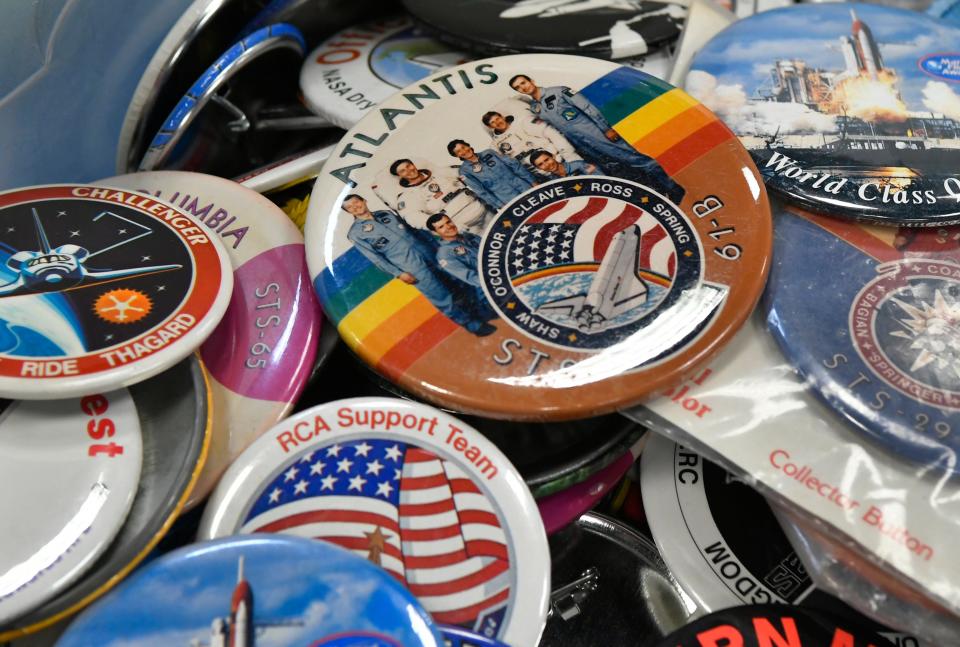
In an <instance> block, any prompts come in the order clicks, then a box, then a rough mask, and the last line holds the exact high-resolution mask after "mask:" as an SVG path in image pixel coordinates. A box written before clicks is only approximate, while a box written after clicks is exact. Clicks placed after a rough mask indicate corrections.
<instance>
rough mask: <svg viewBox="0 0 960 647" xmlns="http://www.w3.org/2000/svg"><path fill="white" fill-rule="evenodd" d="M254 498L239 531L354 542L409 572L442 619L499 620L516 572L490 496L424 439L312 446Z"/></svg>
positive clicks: (402, 575)
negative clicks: (419, 441)
mask: <svg viewBox="0 0 960 647" xmlns="http://www.w3.org/2000/svg"><path fill="white" fill-rule="evenodd" d="M254 501H255V502H254V505H253V507H252V508H251V509H250V512H249V513H248V514H247V516H246V519H245V520H244V522H243V526H242V527H241V528H240V531H241V532H242V533H253V532H282V533H288V534H294V535H298V536H301V537H312V538H315V539H323V540H326V541H330V542H333V543H335V544H338V545H340V546H343V547H344V548H349V549H351V550H353V551H354V552H356V553H358V554H360V555H363V556H364V557H366V558H368V559H369V560H370V561H372V562H374V563H375V564H378V565H380V566H382V567H383V568H384V569H386V570H387V571H388V572H389V573H390V574H392V575H393V576H394V577H396V578H397V579H398V580H400V581H401V582H403V583H404V584H405V585H406V586H407V588H409V589H410V591H411V593H413V594H414V595H415V596H416V597H417V598H418V599H419V600H420V602H421V604H423V606H424V608H425V609H426V610H427V611H429V612H430V614H431V615H432V616H433V617H434V618H435V619H436V620H437V622H440V623H444V624H458V625H464V626H467V627H470V628H474V629H479V628H480V627H484V628H490V629H493V630H496V629H497V628H499V626H500V625H501V623H502V622H503V618H504V613H505V611H506V607H507V604H508V602H509V600H510V591H511V580H512V575H511V573H510V550H509V543H508V540H507V537H506V535H505V534H504V531H503V528H502V527H501V523H500V518H499V516H498V514H497V510H496V508H495V507H494V503H493V502H492V501H491V500H489V499H488V497H487V496H486V495H485V494H484V493H483V492H482V491H481V490H480V488H479V487H478V486H477V484H476V483H474V481H473V480H472V479H471V478H470V477H469V475H467V474H466V473H465V472H464V471H463V470H462V469H460V468H459V467H458V466H457V465H455V464H454V463H452V462H450V461H446V460H443V459H441V458H440V457H439V456H437V455H436V454H435V453H433V452H431V451H429V450H427V449H424V448H422V447H417V446H416V445H412V444H407V443H403V442H396V441H394V440H382V439H376V438H370V439H369V440H368V439H363V440H359V441H351V442H347V443H332V444H330V445H327V446H320V447H311V448H310V449H309V450H307V451H305V452H303V453H302V454H300V455H298V456H296V457H295V458H294V459H292V460H291V461H290V462H289V463H287V464H286V465H285V466H284V468H283V469H282V470H281V472H280V473H279V474H278V475H277V476H276V478H274V479H272V480H271V481H270V482H268V483H267V484H266V485H265V486H264V487H263V489H262V492H261V493H260V494H259V495H258V496H257V497H256V499H255V500H254Z"/></svg>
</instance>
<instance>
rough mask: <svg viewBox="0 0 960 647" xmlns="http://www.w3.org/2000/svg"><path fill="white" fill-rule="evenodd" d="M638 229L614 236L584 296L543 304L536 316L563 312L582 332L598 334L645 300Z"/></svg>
mask: <svg viewBox="0 0 960 647" xmlns="http://www.w3.org/2000/svg"><path fill="white" fill-rule="evenodd" d="M640 235H641V232H640V227H638V226H637V225H631V226H630V227H627V228H626V229H623V230H622V231H619V232H617V233H616V234H615V235H614V237H613V240H611V241H610V246H609V247H607V251H606V253H605V254H604V255H603V259H602V260H601V261H600V267H599V268H598V269H597V272H596V274H595V275H594V277H593V280H592V281H591V282H590V287H589V289H588V290H587V292H586V293H585V294H578V295H574V296H571V297H565V298H563V299H557V300H556V301H549V302H547V303H544V304H543V305H541V306H540V307H539V308H537V312H563V313H564V314H567V315H568V316H572V317H574V318H576V320H577V327H578V328H580V330H583V331H591V330H599V329H603V328H604V327H605V324H606V322H607V321H609V320H610V319H612V318H614V317H616V316H617V315H618V314H620V313H622V312H624V311H626V310H629V309H630V308H633V307H634V306H637V305H641V304H643V303H645V302H646V300H647V293H648V292H649V288H648V286H647V282H646V281H644V279H643V277H642V276H640Z"/></svg>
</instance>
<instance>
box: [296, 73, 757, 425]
mask: <svg viewBox="0 0 960 647" xmlns="http://www.w3.org/2000/svg"><path fill="white" fill-rule="evenodd" d="M534 156H535V157H536V159H535V160H534V159H532V157H534ZM538 165H539V166H538ZM541 167H542V168H541ZM348 210H349V211H348ZM443 216H446V218H444V217H443ZM435 227H440V228H441V229H442V230H443V231H442V233H441V232H438V231H435V230H434V228H435ZM305 231H306V242H307V262H308V265H309V267H310V271H311V274H312V275H313V279H314V285H315V287H316V289H317V291H318V293H319V295H320V299H321V303H322V304H323V306H324V309H325V310H326V312H327V315H328V316H329V317H330V318H331V319H332V320H333V321H334V322H335V323H336V324H337V326H338V330H339V331H340V334H341V336H342V337H343V338H344V340H345V341H346V343H347V344H348V345H349V346H350V347H351V348H352V349H353V350H354V351H355V352H356V353H357V354H358V355H359V356H360V357H362V358H363V359H364V360H365V361H367V362H368V363H369V364H370V365H371V366H372V367H373V368H374V369H375V370H376V371H377V372H379V373H380V374H381V375H384V376H385V377H387V378H389V379H390V380H392V381H394V382H395V383H397V384H398V385H399V386H400V387H402V388H403V389H405V390H407V391H409V392H411V393H413V394H414V395H416V396H417V397H420V398H423V399H426V400H430V401H432V402H434V403H437V404H439V405H441V406H446V407H449V408H451V409H456V410H459V411H464V412H467V413H477V414H481V415H484V416H487V417H496V418H514V419H563V418H573V417H585V416H589V415H596V414H598V413H602V412H606V411H610V410H612V409H615V408H617V407H621V406H625V405H628V404H631V403H635V402H636V401H638V400H640V399H641V398H643V397H644V396H645V395H647V394H649V393H651V392H654V391H656V390H657V389H659V388H661V387H663V386H666V385H669V384H671V383H673V382H676V381H677V380H678V379H680V377H681V376H683V375H684V374H687V373H688V372H689V371H691V370H692V369H693V368H694V367H696V366H697V365H698V364H699V363H700V362H702V361H703V360H705V359H706V358H708V357H709V356H710V355H711V354H712V353H714V352H716V351H717V350H718V349H719V348H720V347H721V346H722V345H723V344H724V343H725V342H726V341H727V340H728V339H729V338H730V337H731V336H732V335H733V334H734V333H735V331H736V330H737V328H739V326H740V325H741V324H742V323H743V321H744V319H745V318H746V316H747V314H748V313H749V312H750V310H751V309H752V307H753V305H754V303H755V302H756V299H757V298H758V297H759V293H760V290H761V288H762V285H763V281H764V278H765V274H766V271H767V263H768V257H769V253H770V237H771V231H770V216H769V206H768V203H767V199H766V194H765V192H764V190H763V186H762V183H761V181H760V178H759V174H758V173H757V171H756V168H755V167H754V165H753V163H752V161H751V159H750V157H749V155H748V154H747V152H746V150H745V149H744V148H743V147H742V146H741V145H740V143H739V142H738V141H737V139H736V137H735V136H734V135H733V133H732V132H730V130H728V129H727V128H726V127H725V126H724V125H723V124H722V123H721V122H720V121H719V120H718V119H717V117H716V116H714V115H713V114H712V113H710V112H709V111H707V110H706V109H705V108H704V107H703V106H701V105H700V104H698V103H697V102H696V101H695V100H694V99H692V98H691V97H690V96H689V95H687V94H686V93H684V92H683V91H682V90H679V89H676V88H673V87H672V86H670V85H669V84H667V83H665V82H663V81H660V80H658V79H655V78H654V77H651V76H649V75H646V74H644V73H642V72H640V71H638V70H635V69H632V68H628V67H622V66H618V65H616V64H615V63H609V62H603V61H596V60H591V59H585V58H576V57H567V56H560V55H526V56H509V57H502V58H493V59H487V60H485V61H478V62H476V63H469V64H466V65H463V66H460V67H457V68H453V69H451V70H448V71H447V72H444V73H442V74H438V75H434V76H432V77H429V78H426V79H424V80H423V81H422V82H421V83H420V84H417V85H415V86H411V87H410V88H407V89H406V90H403V91H401V92H399V93H397V94H395V95H394V96H393V97H391V98H390V99H388V100H386V101H384V102H383V103H381V106H380V109H379V110H378V111H377V112H374V113H372V114H371V115H369V116H368V117H367V118H365V119H364V120H363V121H361V122H360V123H359V124H358V125H357V126H356V127H355V128H354V129H353V130H352V131H350V132H349V133H348V134H347V136H345V137H344V139H343V140H342V141H341V142H340V144H339V145H338V147H337V150H336V151H335V152H334V154H333V155H332V156H331V162H330V163H328V164H327V165H326V166H325V167H324V171H323V173H322V174H321V175H320V177H319V178H318V181H317V184H316V186H315V188H314V193H313V196H312V198H311V201H310V208H309V212H308V217H307V227H306V230H305Z"/></svg>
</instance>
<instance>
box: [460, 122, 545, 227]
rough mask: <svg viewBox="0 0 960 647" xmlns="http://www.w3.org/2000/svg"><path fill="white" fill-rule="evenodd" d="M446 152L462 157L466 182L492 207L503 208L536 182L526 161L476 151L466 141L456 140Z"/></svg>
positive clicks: (491, 152) (462, 174)
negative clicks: (525, 166) (522, 162)
mask: <svg viewBox="0 0 960 647" xmlns="http://www.w3.org/2000/svg"><path fill="white" fill-rule="evenodd" d="M447 152H448V153H450V154H451V155H453V156H454V157H456V158H458V159H460V160H462V162H461V164H460V177H461V178H462V179H463V183H464V184H466V185H467V187H468V188H469V189H470V190H471V191H473V193H474V194H475V195H476V196H477V197H478V198H480V199H481V200H483V201H484V202H485V203H486V204H487V206H488V207H490V208H491V209H494V210H497V209H500V208H502V207H503V206H504V205H505V204H507V203H508V202H510V201H511V200H513V199H514V198H515V197H517V196H518V195H520V194H521V193H523V192H524V191H526V190H527V189H529V188H530V187H532V186H533V185H535V184H536V183H537V179H536V178H535V177H533V174H532V173H531V172H530V171H528V170H527V169H525V168H524V167H523V164H521V163H520V162H518V161H517V160H515V159H513V158H512V157H507V156H505V155H501V154H500V153H497V152H495V151H493V150H491V149H489V148H488V149H486V150H482V151H480V152H479V153H477V152H476V151H474V150H473V147H472V146H471V145H470V144H468V143H467V142H465V141H463V140H462V139H454V140H453V141H451V142H450V143H449V144H447Z"/></svg>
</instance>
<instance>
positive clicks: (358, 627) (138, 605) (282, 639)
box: [57, 535, 444, 647]
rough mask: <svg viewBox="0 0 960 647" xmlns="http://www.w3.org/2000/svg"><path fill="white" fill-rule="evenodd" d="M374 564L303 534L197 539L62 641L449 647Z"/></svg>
mask: <svg viewBox="0 0 960 647" xmlns="http://www.w3.org/2000/svg"><path fill="white" fill-rule="evenodd" d="M371 561H372V560H371ZM371 561H368V560H366V559H364V558H363V557H358V556H357V555H354V554H353V553H351V552H350V551H348V550H345V549H343V548H340V547H338V546H334V545H333V544H330V543H327V542H322V541H313V540H311V539H304V538H301V537H284V536H279V535H256V536H252V537H229V538H226V539H221V540H217V541H210V542H203V543H198V544H190V545H189V546H185V547H183V548H180V549H178V550H175V551H173V552H171V553H168V554H166V555H164V556H163V557H160V558H159V559H157V560H155V561H153V562H151V563H150V564H149V565H147V566H146V567H145V568H142V569H141V570H139V571H137V572H136V573H135V574H134V575H132V576H131V577H129V578H128V579H127V580H126V581H124V582H123V583H122V584H121V585H120V586H118V587H117V588H116V589H115V590H114V591H112V592H111V593H110V594H109V595H107V596H106V597H104V598H103V599H102V600H100V601H99V602H97V603H96V604H94V605H93V606H91V607H90V608H89V609H87V610H86V611H85V612H84V613H82V614H81V615H80V616H79V617H78V618H77V619H76V620H74V621H73V623H72V624H71V625H70V628H69V629H67V632H66V633H65V634H63V636H61V637H60V640H59V641H58V642H57V645H59V646H60V647H86V646H87V645H119V644H123V645H143V646H144V647H146V646H147V645H210V646H211V647H213V646H220V645H223V646H226V645H229V646H230V647H253V645H311V646H312V647H349V646H355V647H356V646H359V645H363V646H364V647H395V646H397V645H404V646H405V647H407V646H409V647H441V646H442V645H443V644H444V642H443V637H442V636H441V634H440V631H439V628H438V626H437V624H436V623H435V622H434V620H433V619H432V618H431V617H430V616H429V615H428V614H427V612H426V611H424V610H423V607H421V606H420V604H419V603H418V602H417V601H416V600H415V599H414V597H413V596H412V595H410V592H409V591H407V589H405V588H404V587H403V585H401V584H400V583H399V582H397V581H396V579H394V578H393V577H391V576H390V574H389V573H387V572H386V571H385V570H383V569H381V568H379V567H378V566H376V562H374V563H371Z"/></svg>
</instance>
